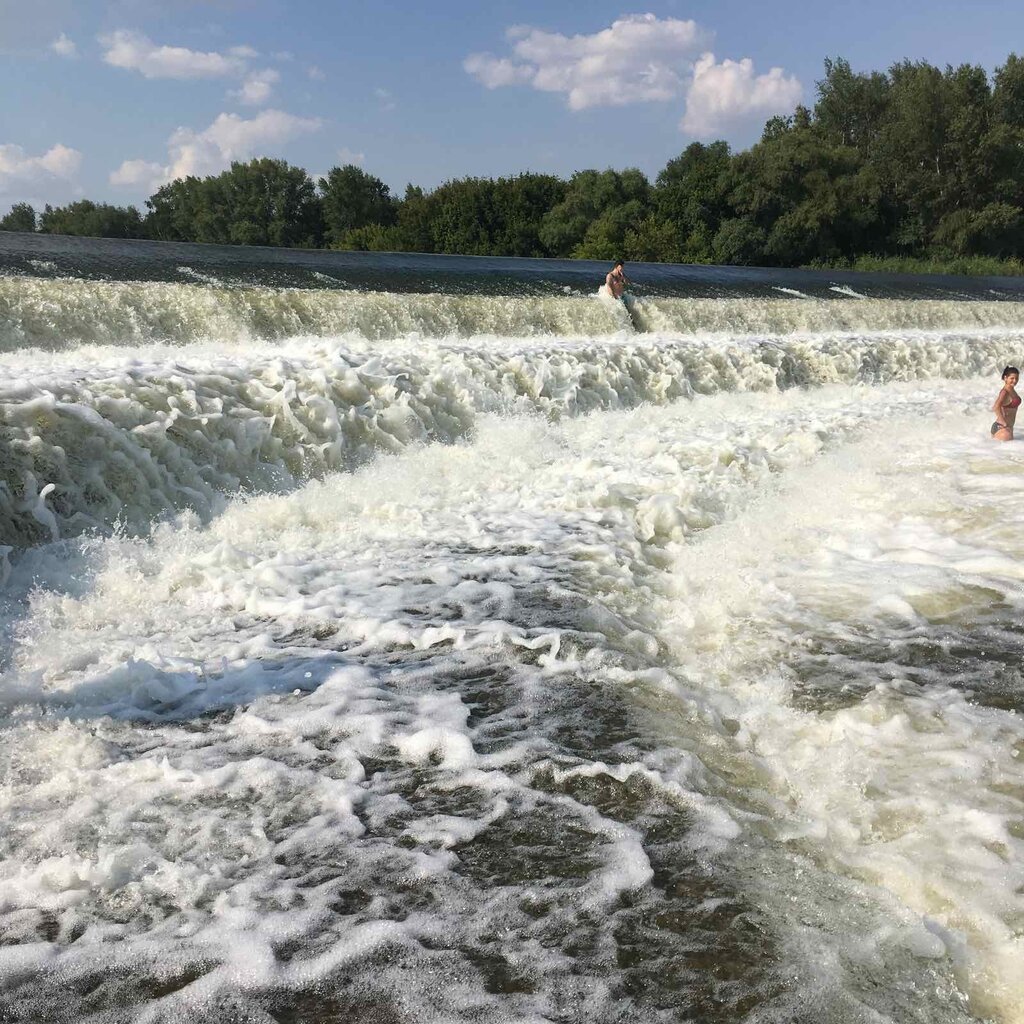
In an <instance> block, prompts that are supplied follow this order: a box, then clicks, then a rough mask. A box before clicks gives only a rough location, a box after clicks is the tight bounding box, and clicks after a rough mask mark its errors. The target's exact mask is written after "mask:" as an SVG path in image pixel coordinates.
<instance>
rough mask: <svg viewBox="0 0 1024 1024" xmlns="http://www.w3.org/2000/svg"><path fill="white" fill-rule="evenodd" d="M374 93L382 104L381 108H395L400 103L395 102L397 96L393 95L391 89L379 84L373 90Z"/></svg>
mask: <svg viewBox="0 0 1024 1024" xmlns="http://www.w3.org/2000/svg"><path fill="white" fill-rule="evenodd" d="M373 95H374V96H376V97H377V102H378V103H379V104H380V108H381V110H394V109H395V107H396V106H397V105H398V104H397V103H395V98H394V96H392V95H391V91H390V90H389V89H383V88H381V87H379V86H378V87H377V88H376V89H374V90H373Z"/></svg>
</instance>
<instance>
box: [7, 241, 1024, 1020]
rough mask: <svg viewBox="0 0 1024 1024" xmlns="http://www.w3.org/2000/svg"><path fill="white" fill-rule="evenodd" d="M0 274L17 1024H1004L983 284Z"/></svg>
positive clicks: (270, 263)
mask: <svg viewBox="0 0 1024 1024" xmlns="http://www.w3.org/2000/svg"><path fill="white" fill-rule="evenodd" d="M600 270H601V268H600V267H598V266H596V265H590V266H588V265H586V264H576V263H572V264H569V263H557V262H553V261H519V260H475V261H474V260H470V259H462V258H457V257H456V258H446V257H413V256H377V255H374V254H332V253H279V252H277V251H274V250H252V249H248V250H247V249H242V248H239V249H234V250H221V249H214V248H211V247H201V246H163V245H160V244H155V243H110V242H100V241H97V240H60V239H40V238H36V237H25V236H14V235H11V236H9V237H7V238H5V237H4V236H3V235H0V272H2V274H3V276H0V578H2V580H3V590H2V596H0V729H2V743H0V1020H3V1021H8V1020H9V1021H17V1022H21V1021H25V1022H29V1021H31V1022H37V1021H68V1022H70V1021H89V1022H97V1024H98V1022H122V1021H123V1022H129V1021H130V1022H142V1021H147V1022H164V1021H166V1022H172V1021H180V1020H182V1019H184V1018H186V1017H187V1016H192V1017H194V1018H196V1019H199V1020H203V1021H211V1022H221V1024H226V1022H228V1021H232V1022H234V1021H254V1022H275V1021H276V1022H279V1024H299V1022H304V1024H306V1022H318V1024H326V1022H342V1021H344V1022H357V1024H362V1022H365V1024H392V1022H395V1024H399V1022H400V1024H406V1022H409V1024H419V1022H427V1021H477V1022H495V1024H498V1022H501V1024H505V1022H517V1024H518V1022H523V1024H525V1022H531V1024H534V1022H543V1021H551V1022H567V1024H568V1022H580V1024H582V1022H588V1024H589V1022H596V1021H599V1022H621V1024H627V1022H628V1024H634V1022H635V1024H647V1022H659V1021H665V1022H668V1021H673V1022H674V1021H680V1022H681V1021H702V1022H703V1021H708V1022H711V1021H716V1022H717V1021H722V1022H730V1024H731V1022H741V1021H742V1022H751V1024H753V1022H758V1024H760V1022H780V1024H781V1022H794V1021H799V1022H806V1024H818V1022H836V1024H839V1022H843V1024H846V1022H861V1021H863V1022H872V1024H874V1022H879V1021H894V1022H904V1021H920V1022H922V1024H924V1022H928V1024H933V1022H943V1024H951V1022H969V1021H999V1022H1006V1024H1021V1022H1024V980H1022V979H1024V972H1022V971H1021V969H1020V965H1021V962H1022V959H1024V721H1022V719H1021V711H1022V710H1024V680H1022V676H1021V668H1020V666H1021V658H1022V655H1024V631H1022V628H1021V613H1022V611H1024V589H1022V580H1024V453H1022V452H1019V451H1018V450H1017V448H1018V445H1017V443H1014V444H1006V445H998V446H997V445H994V444H993V443H992V442H991V440H990V439H989V437H988V424H989V421H990V419H991V417H990V414H988V412H987V411H986V410H987V409H988V407H989V406H990V405H991V402H992V400H993V399H994V397H995V393H996V391H997V390H998V383H999V371H1000V370H1001V368H1002V366H1003V365H1004V364H1005V363H1017V364H1019V363H1020V362H1021V359H1022V358H1024V301H1022V300H1024V291H1022V290H1020V288H1019V287H1018V286H1017V285H1016V284H1015V283H1013V282H1007V281H1005V280H993V281H977V280H975V281H967V280H963V279H926V278H922V279H913V278H882V277H875V276H872V275H861V276H855V275H841V274H825V273H817V274H815V273H811V272H783V271H766V270H765V271H741V270H724V269H722V268H672V267H666V266H650V267H645V266H642V265H638V266H636V267H634V268H632V270H631V275H630V276H631V277H633V278H634V279H635V280H636V281H637V282H638V284H637V288H636V292H635V295H634V297H633V300H632V302H631V303H630V306H629V308H628V309H627V308H624V307H622V306H620V305H617V304H610V303H605V302H604V301H602V300H600V299H598V298H597V297H596V296H594V295H593V294H592V293H593V292H594V291H595V290H596V283H597V282H598V281H599V280H600V276H599V272H600Z"/></svg>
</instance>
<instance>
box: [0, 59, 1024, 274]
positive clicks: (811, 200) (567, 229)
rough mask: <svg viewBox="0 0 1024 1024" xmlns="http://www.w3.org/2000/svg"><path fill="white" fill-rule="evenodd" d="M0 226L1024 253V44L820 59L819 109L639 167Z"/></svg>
mask: <svg viewBox="0 0 1024 1024" xmlns="http://www.w3.org/2000/svg"><path fill="white" fill-rule="evenodd" d="M0 230H7V231H32V230H37V231H41V232H51V233H55V234H71V235H91V236H101V237H114V238H152V239H163V240H173V241H195V242H215V243H220V244H227V245H236V244H237V245H280V246H304V247H323V248H337V249H362V250H376V251H398V252H401V251H405V252H410V251H412V252H431V253H466V254H474V255H495V256H551V257H568V258H594V259H610V258H613V257H621V258H623V259H626V260H654V261H662V262H688V263H726V264H739V265H761V266H800V265H814V264H833V265H835V264H840V265H841V264H853V263H854V262H856V261H857V260H858V259H860V258H862V257H865V256H871V257H875V258H880V259H884V258H886V257H894V258H917V259H938V260H943V259H952V258H957V257H994V258H999V259H1018V260H1019V259H1021V258H1022V257H1024V59H1022V58H1020V57H1018V56H1016V55H1014V54H1011V55H1010V56H1009V57H1008V58H1007V59H1006V61H1005V63H1004V64H1002V65H1001V66H1000V67H998V68H997V69H996V71H995V73H994V74H993V75H991V76H990V75H988V74H987V72H986V71H985V70H984V69H983V68H981V67H979V66H975V65H968V64H964V65H961V66H960V67H956V68H954V67H952V66H947V67H946V68H945V69H940V68H938V67H935V66H933V65H931V64H928V63H926V62H911V61H904V62H902V63H899V64H896V65H894V66H893V67H891V68H889V70H888V71H887V72H884V73H883V72H877V71H875V72H858V71H854V70H853V69H852V68H851V66H850V64H849V63H848V62H847V61H846V60H843V59H841V58H838V59H834V60H826V61H825V67H824V76H823V78H822V79H821V80H820V81H819V82H818V83H817V98H816V102H815V103H814V106H813V107H804V106H799V107H797V109H796V110H795V111H794V112H793V114H792V115H790V116H789V117H774V118H772V119H771V120H770V121H768V123H767V124H766V125H765V127H764V131H763V133H762V136H761V139H760V140H759V141H758V142H757V143H756V144H754V145H753V146H751V147H750V148H749V149H747V150H744V151H742V152H735V153H734V152H732V151H731V150H730V148H729V146H728V145H727V144H726V143H725V142H721V141H718V142H712V143H710V144H705V143H700V142H694V143H691V144H690V145H689V146H687V147H686V148H685V149H684V150H683V152H682V153H680V154H679V155H678V156H677V157H675V158H673V159H672V160H670V161H669V162H668V163H667V164H666V166H665V167H664V168H663V169H662V170H661V171H660V172H659V173H658V175H657V177H656V178H655V180H654V181H653V182H651V181H650V180H648V178H647V177H646V175H644V174H643V173H642V172H641V171H639V170H637V169H635V168H627V169H624V170H620V171H619V170H582V171H577V172H576V173H575V174H573V175H572V176H571V177H570V178H569V179H568V180H563V179H561V178H559V177H556V176H554V175H550V174H535V173H522V174H516V175H512V176H509V177H501V178H493V179H492V178H459V179H453V180H451V181H447V182H445V183H444V184H442V185H440V186H439V187H437V188H435V189H433V190H430V191H426V190H424V189H422V188H419V187H417V186H414V185H411V184H410V185H409V186H408V187H407V188H406V190H405V193H404V195H401V196H395V195H392V194H391V191H390V189H389V187H388V186H387V185H386V184H384V182H382V181H381V180H380V179H379V178H377V177H374V176H373V175H372V174H369V173H368V172H366V171H364V170H362V169H361V168H359V167H356V166H354V165H347V166H344V167H335V168H333V169H332V170H330V171H329V172H328V173H327V174H326V175H325V176H324V177H322V178H320V179H319V180H317V181H314V180H313V179H312V178H311V177H310V176H309V174H307V173H306V171H304V170H303V169H302V168H299V167H294V166H291V165H289V164H288V163H286V162H285V161H283V160H273V159H269V158H266V157H262V158H258V159H255V160H251V161H249V162H247V163H233V164H232V165H231V167H230V168H229V169H228V170H226V171H224V172H223V173H222V174H218V175H213V176H210V177H205V178H197V177H188V178H180V179H177V180H175V181H172V182H169V183H168V184H166V185H163V186H162V187H160V188H159V189H158V190H157V191H156V192H155V193H154V194H153V195H152V196H150V198H149V199H148V200H147V201H146V212H145V213H144V214H143V213H141V212H140V211H139V210H137V209H136V208H135V207H132V206H129V207H117V206H111V205H108V204H105V203H94V202H91V201H90V200H79V201H77V202H74V203H71V204H69V205H68V206H64V207H56V208H54V207H50V206H47V207H46V208H45V209H44V210H43V211H42V212H41V213H39V214H37V213H36V211H35V210H33V209H32V207H31V206H29V205H28V204H26V203H17V204H15V205H14V206H13V207H12V208H11V210H10V212H9V213H8V214H7V215H6V216H5V217H3V218H2V219H0Z"/></svg>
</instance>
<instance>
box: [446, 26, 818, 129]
mask: <svg viewBox="0 0 1024 1024" xmlns="http://www.w3.org/2000/svg"><path fill="white" fill-rule="evenodd" d="M506 35H507V37H508V40H509V44H510V46H511V50H512V54H511V56H506V57H497V56H495V55H493V54H490V53H474V54H471V55H470V56H468V57H467V58H466V59H465V60H464V61H463V65H462V66H463V68H464V69H465V70H466V72H467V73H468V74H470V75H472V76H473V77H474V78H476V79H477V80H478V81H479V82H480V83H481V84H482V85H484V86H486V88H488V89H500V88H503V87H505V86H512V85H529V86H531V87H532V88H534V89H537V90H539V91H541V92H554V93H561V94H562V95H563V96H564V97H565V100H566V104H567V105H568V107H569V109H570V110H586V109H588V108H591V107H621V106H626V105H627V104H631V103H651V102H665V101H669V100H677V99H685V101H686V110H685V114H684V116H683V119H682V121H681V122H680V127H681V128H682V129H683V130H684V131H688V132H690V133H692V134H700V135H705V134H709V133H711V132H714V131H717V130H718V129H719V128H720V127H722V126H725V125H728V124H729V123H731V122H735V121H737V120H741V119H743V118H744V117H748V116H752V115H754V114H764V113H777V112H780V111H784V110H788V109H791V108H792V106H793V104H794V103H796V102H797V101H798V100H799V98H800V95H801V93H802V88H801V86H800V83H799V82H798V81H797V79H796V78H795V77H793V76H792V75H787V74H786V73H785V72H784V71H783V70H782V68H772V69H771V70H770V71H769V72H768V73H767V74H764V75H755V74H754V67H753V62H752V61H751V60H750V59H749V58H744V59H743V60H740V61H731V60H725V61H723V62H722V63H721V64H716V63H715V58H714V56H713V55H712V54H710V53H708V52H706V51H707V48H708V46H709V44H710V43H711V41H712V39H713V38H714V33H713V32H711V31H710V30H707V29H704V28H702V27H701V26H700V25H698V24H697V23H696V22H695V21H683V20H681V19H679V18H658V17H656V16H655V15H653V14H627V15H623V16H622V17H621V18H619V19H618V20H616V21H614V22H613V23H612V24H611V26H610V27H609V28H606V29H603V30H602V31H600V32H595V33H593V34H592V35H574V36H566V35H562V34H561V33H558V32H545V31H544V30H542V29H537V28H531V27H529V26H525V25H521V26H515V27H513V28H510V29H509V30H508V31H507V33H506Z"/></svg>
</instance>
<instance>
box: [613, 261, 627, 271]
mask: <svg viewBox="0 0 1024 1024" xmlns="http://www.w3.org/2000/svg"><path fill="white" fill-rule="evenodd" d="M625 265H626V264H625V263H623V262H622V260H616V261H615V262H614V263H613V264H612V270H618V269H619V267H624V266H625Z"/></svg>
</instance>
